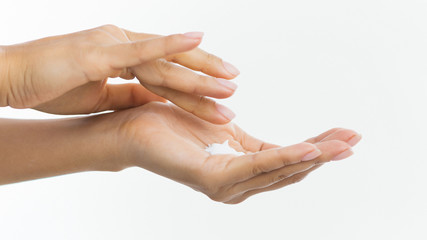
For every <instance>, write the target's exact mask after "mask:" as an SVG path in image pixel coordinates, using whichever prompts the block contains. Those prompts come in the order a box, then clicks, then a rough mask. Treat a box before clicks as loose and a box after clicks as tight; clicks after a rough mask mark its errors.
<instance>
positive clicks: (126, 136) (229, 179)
mask: <svg viewBox="0 0 427 240" xmlns="http://www.w3.org/2000/svg"><path fill="white" fill-rule="evenodd" d="M104 117H105V118H106V119H107V118H111V119H114V121H113V122H115V123H116V124H119V126H120V127H118V131H117V132H118V134H114V135H116V136H119V139H120V140H116V142H120V143H121V144H120V146H119V147H118V148H117V149H120V150H117V153H118V155H117V159H121V160H122V162H120V163H119V164H123V166H122V167H126V166H139V167H142V168H145V169H147V170H150V171H152V172H155V173H157V174H160V175H163V176H165V177H168V178H170V179H173V180H175V181H178V182H181V183H183V184H186V185H188V186H190V187H192V188H193V189H195V190H197V191H200V192H203V193H205V194H206V195H207V196H209V197H210V198H212V199H213V200H216V201H221V202H224V203H239V202H241V201H243V200H245V199H246V198H248V197H250V196H252V195H254V194H257V193H260V192H264V191H269V190H274V189H278V188H281V187H284V186H287V185H289V184H292V183H295V182H298V181H300V180H302V179H303V178H304V177H305V176H306V175H307V174H309V173H310V172H311V171H313V170H315V169H317V168H318V167H319V166H320V165H322V164H323V163H325V162H328V161H331V160H341V159H344V158H346V157H349V156H350V155H351V154H352V150H351V147H352V146H354V145H355V144H356V143H357V142H358V141H359V140H360V138H361V137H360V135H359V134H357V133H355V132H354V131H352V130H346V129H332V130H330V131H327V132H325V133H323V134H321V135H319V136H318V137H315V138H311V139H309V140H307V141H305V142H303V143H298V144H295V145H292V146H288V147H279V146H278V145H273V144H269V143H265V142H263V141H261V140H258V139H256V138H253V137H251V136H250V135H248V134H247V133H245V132H244V131H243V130H242V129H240V128H239V127H238V126H237V125H235V124H233V123H229V124H225V125H215V124H211V123H208V122H205V121H202V120H200V119H199V118H197V117H195V116H193V115H191V114H189V113H187V112H185V111H183V110H181V109H179V108H177V107H176V106H173V105H170V104H164V103H150V104H147V105H145V106H143V107H139V108H134V109H129V110H126V111H122V112H117V113H112V114H111V115H105V116H104ZM106 119H104V121H105V120H106ZM105 122H110V121H105ZM225 140H229V143H230V145H231V147H233V148H234V149H236V150H237V151H240V152H245V153H246V155H243V156H235V155H230V154H225V155H210V154H209V153H207V152H206V151H205V150H204V149H205V147H206V146H207V145H208V144H211V143H219V142H221V143H222V142H224V141H225Z"/></svg>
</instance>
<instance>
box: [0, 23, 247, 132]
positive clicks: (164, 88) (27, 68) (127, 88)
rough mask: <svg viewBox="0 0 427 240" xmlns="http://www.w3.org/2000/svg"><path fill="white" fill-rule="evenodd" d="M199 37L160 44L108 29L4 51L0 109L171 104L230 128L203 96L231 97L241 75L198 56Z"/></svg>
mask: <svg viewBox="0 0 427 240" xmlns="http://www.w3.org/2000/svg"><path fill="white" fill-rule="evenodd" d="M202 36H203V34H202V33H199V32H190V33H185V34H175V35H170V36H157V35H152V34H144V33H134V32H130V31H127V30H124V29H121V28H119V27H116V26H113V25H106V26H102V27H98V28H95V29H90V30H86V31H82V32H77V33H72V34H66V35H62V36H55V37H48V38H44V39H40V40H36V41H32V42H27V43H23V44H17V45H11V46H3V47H0V57H1V61H0V69H1V71H0V96H1V98H0V106H11V107H15V108H35V109H38V110H40V111H44V112H48V113H55V114H81V113H93V112H99V111H104V110H119V109H125V108H130V107H135V106H139V105H142V104H144V103H147V102H149V101H153V100H158V101H164V98H166V99H167V100H170V101H171V102H173V103H175V104H177V105H178V106H180V107H181V108H183V109H185V110H187V111H189V112H191V113H194V114H195V115H196V116H198V117H200V118H203V119H205V120H208V121H210V122H213V123H219V124H223V123H227V122H229V121H230V120H231V119H232V118H233V117H234V114H233V112H231V111H230V110H229V109H227V108H226V107H225V106H223V105H220V104H216V103H215V102H214V101H213V100H211V99H210V98H206V97H205V96H208V97H214V98H226V97H229V96H231V95H232V94H233V93H234V90H235V89H236V87H237V86H236V85H235V84H234V83H232V82H231V81H229V80H228V79H232V78H234V77H236V76H237V75H238V74H239V71H238V70H237V69H236V68H235V67H233V66H232V65H231V64H229V63H227V62H225V61H222V60H221V59H220V58H218V57H216V56H214V55H212V54H209V53H207V52H205V51H203V50H201V49H198V48H197V46H198V45H199V44H200V42H201V40H202ZM175 63H176V64H175ZM193 70H195V71H200V72H203V73H205V74H206V75H202V74H198V73H196V72H195V71H193ZM114 77H120V78H123V79H133V78H134V77H137V78H138V79H139V81H140V83H141V84H118V85H117V84H116V85H111V84H108V83H107V79H108V78H114Z"/></svg>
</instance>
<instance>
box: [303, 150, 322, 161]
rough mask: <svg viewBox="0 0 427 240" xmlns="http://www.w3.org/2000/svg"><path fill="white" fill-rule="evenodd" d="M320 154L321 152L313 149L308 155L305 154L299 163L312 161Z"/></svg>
mask: <svg viewBox="0 0 427 240" xmlns="http://www.w3.org/2000/svg"><path fill="white" fill-rule="evenodd" d="M321 154H322V152H321V151H320V150H319V149H317V148H316V149H315V150H313V151H311V152H309V153H307V154H306V155H305V156H304V157H303V158H302V159H301V161H310V160H313V159H315V158H317V157H318V156H320V155H321Z"/></svg>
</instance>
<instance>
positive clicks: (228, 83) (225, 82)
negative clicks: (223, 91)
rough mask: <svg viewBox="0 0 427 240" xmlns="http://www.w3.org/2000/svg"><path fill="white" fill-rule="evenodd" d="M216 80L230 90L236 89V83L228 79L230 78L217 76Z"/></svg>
mask: <svg viewBox="0 0 427 240" xmlns="http://www.w3.org/2000/svg"><path fill="white" fill-rule="evenodd" d="M216 80H217V81H218V83H219V84H221V85H222V86H224V87H226V88H228V89H231V90H233V91H234V90H236V89H237V84H235V83H234V82H232V81H230V80H226V79H222V78H217V79H216Z"/></svg>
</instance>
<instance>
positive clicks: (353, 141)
mask: <svg viewBox="0 0 427 240" xmlns="http://www.w3.org/2000/svg"><path fill="white" fill-rule="evenodd" d="M360 139H362V135H360V134H356V135H354V136H353V137H351V138H350V139H349V140H348V141H347V143H348V145H350V146H352V147H353V146H354V145H356V144H357V143H358V142H359V141H360Z"/></svg>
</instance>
